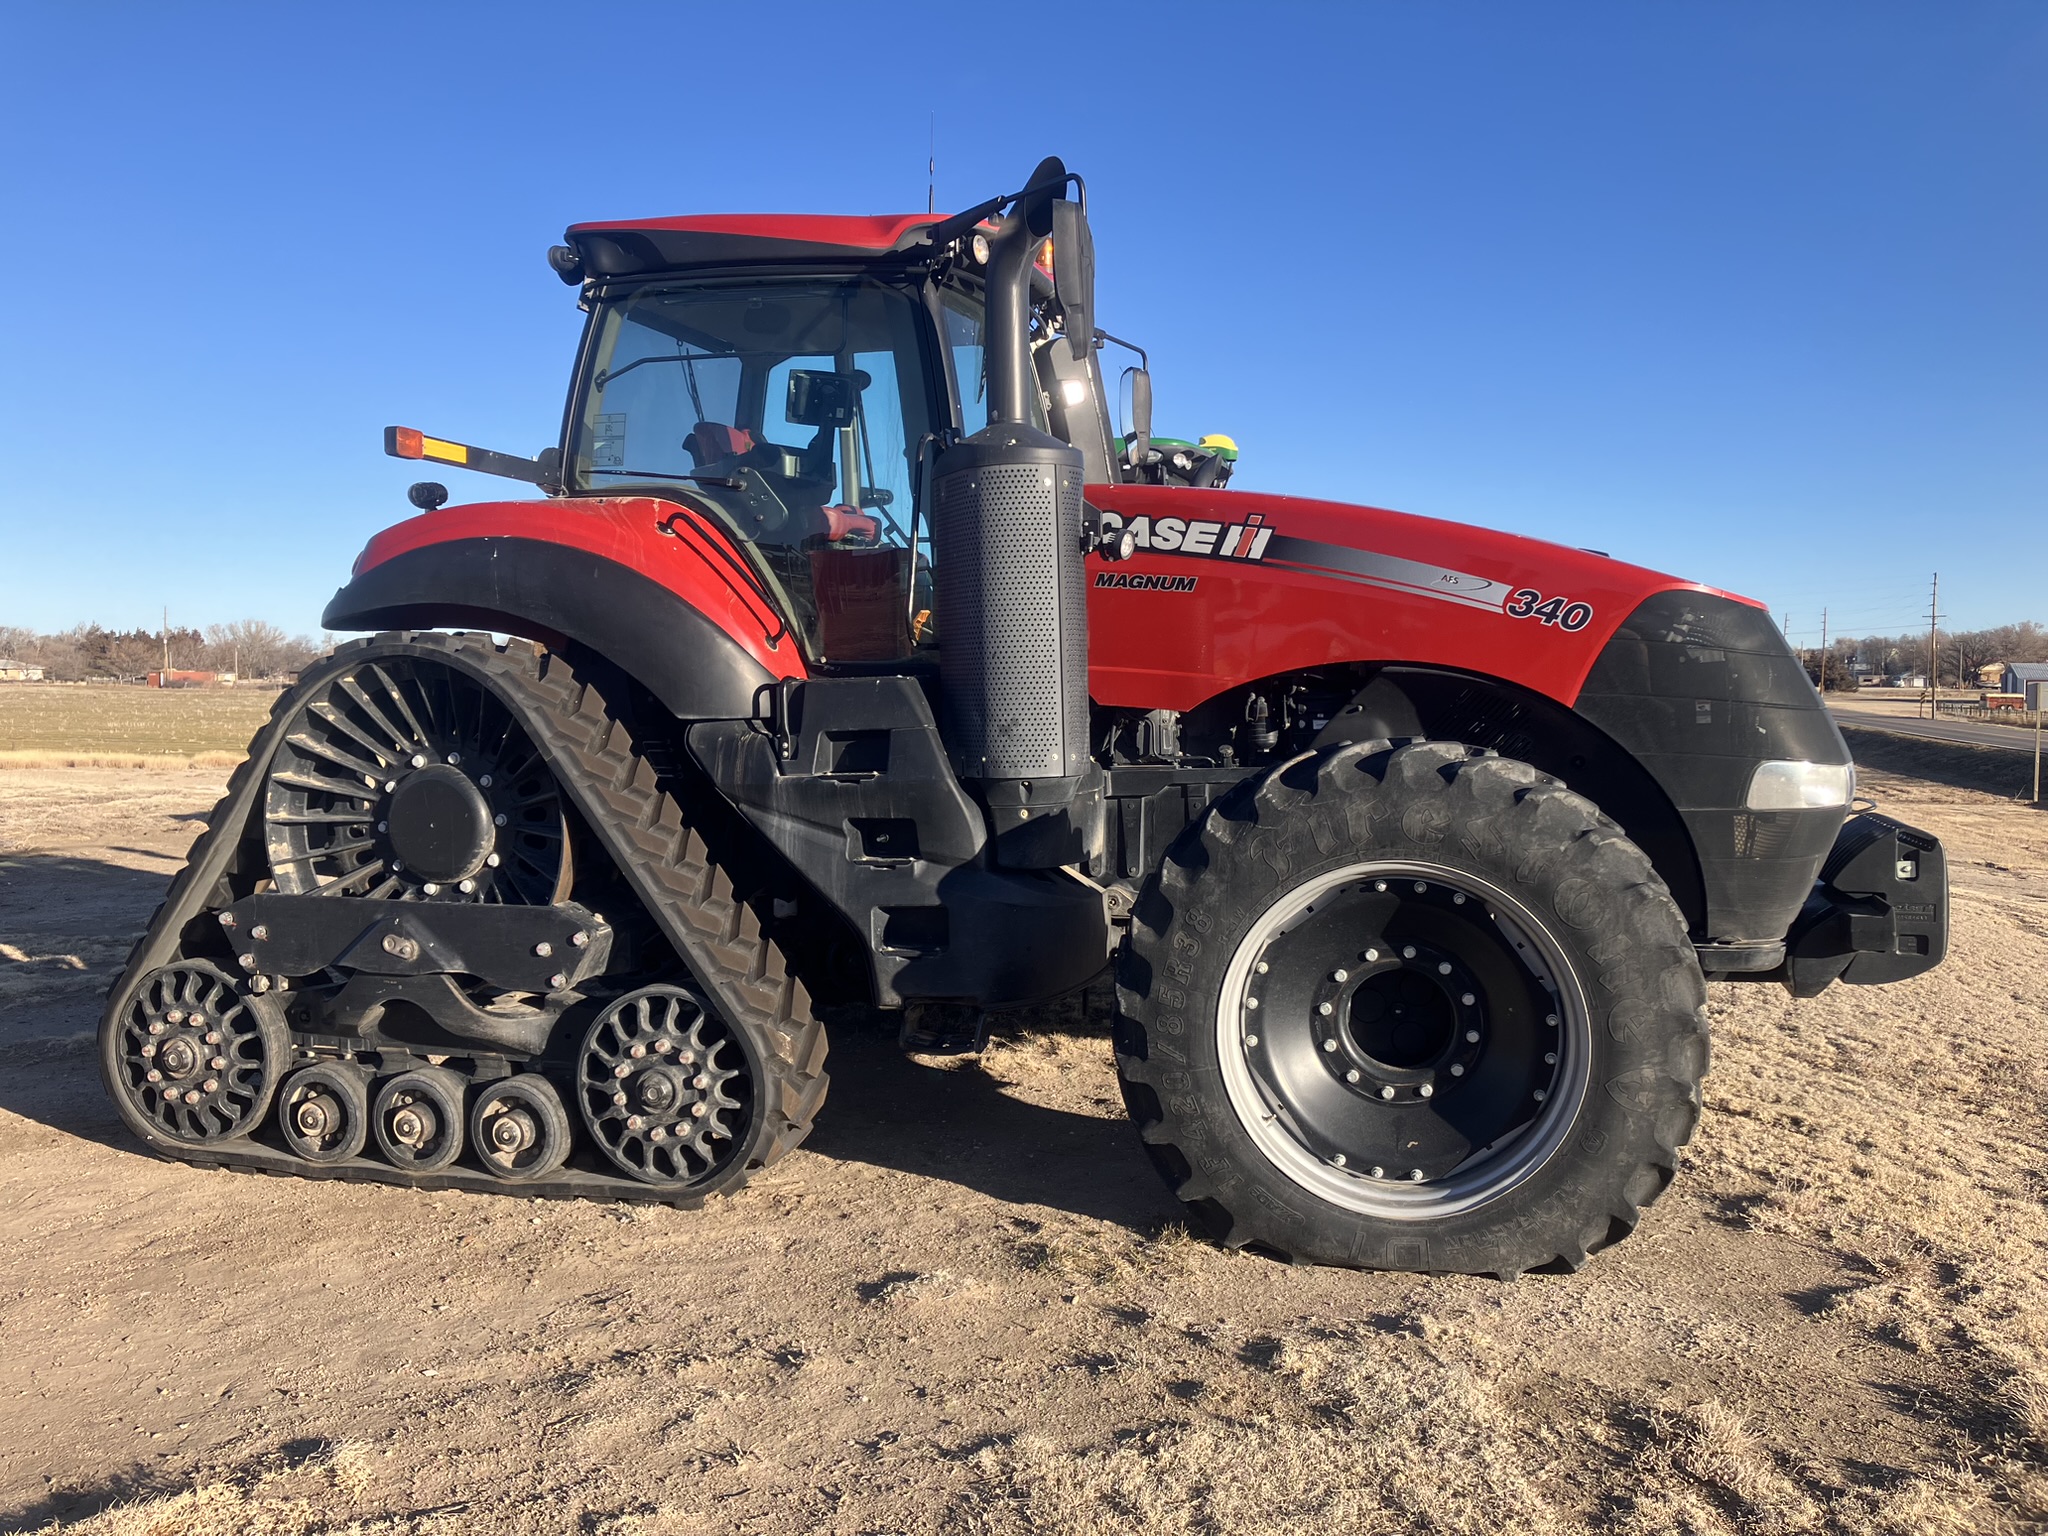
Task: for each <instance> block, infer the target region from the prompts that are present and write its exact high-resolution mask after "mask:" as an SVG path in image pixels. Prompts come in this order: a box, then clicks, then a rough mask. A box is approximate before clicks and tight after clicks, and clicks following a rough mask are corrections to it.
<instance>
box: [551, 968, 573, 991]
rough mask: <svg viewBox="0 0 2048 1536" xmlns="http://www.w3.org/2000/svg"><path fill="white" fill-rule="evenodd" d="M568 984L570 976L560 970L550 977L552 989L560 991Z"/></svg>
mask: <svg viewBox="0 0 2048 1536" xmlns="http://www.w3.org/2000/svg"><path fill="white" fill-rule="evenodd" d="M567 985H569V978H568V977H567V976H564V975H563V974H562V973H561V972H560V971H557V972H555V974H554V975H552V976H550V977H549V978H548V987H549V989H550V990H552V991H555V992H559V991H561V990H562V988H564V987H566V986H567Z"/></svg>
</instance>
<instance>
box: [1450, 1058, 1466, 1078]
mask: <svg viewBox="0 0 2048 1536" xmlns="http://www.w3.org/2000/svg"><path fill="white" fill-rule="evenodd" d="M1464 1075H1465V1063H1463V1062H1462V1061H1454V1062H1452V1063H1451V1076H1453V1077H1463V1076H1464Z"/></svg>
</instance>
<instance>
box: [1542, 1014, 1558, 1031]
mask: <svg viewBox="0 0 2048 1536" xmlns="http://www.w3.org/2000/svg"><path fill="white" fill-rule="evenodd" d="M1543 1022H1544V1023H1546V1024H1548V1025H1549V1026H1550V1027H1551V1028H1552V1029H1555V1028H1557V1015H1556V1014H1554V1013H1546V1014H1545V1015H1543Z"/></svg>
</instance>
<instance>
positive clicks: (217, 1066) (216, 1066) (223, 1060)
mask: <svg viewBox="0 0 2048 1536" xmlns="http://www.w3.org/2000/svg"><path fill="white" fill-rule="evenodd" d="M207 1065H208V1066H209V1067H211V1068H213V1070H214V1071H216V1072H225V1071H227V1069H228V1059H227V1057H225V1056H216V1057H214V1058H213V1060H211V1061H209V1062H208V1063H207Z"/></svg>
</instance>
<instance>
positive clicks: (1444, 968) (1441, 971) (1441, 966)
mask: <svg viewBox="0 0 2048 1536" xmlns="http://www.w3.org/2000/svg"><path fill="white" fill-rule="evenodd" d="M1436 973H1437V975H1439V976H1448V975H1450V974H1451V962H1450V961H1448V960H1439V961H1437V963H1436Z"/></svg>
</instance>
